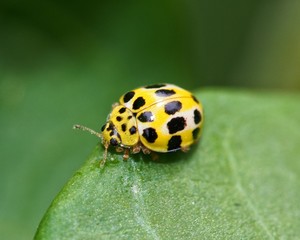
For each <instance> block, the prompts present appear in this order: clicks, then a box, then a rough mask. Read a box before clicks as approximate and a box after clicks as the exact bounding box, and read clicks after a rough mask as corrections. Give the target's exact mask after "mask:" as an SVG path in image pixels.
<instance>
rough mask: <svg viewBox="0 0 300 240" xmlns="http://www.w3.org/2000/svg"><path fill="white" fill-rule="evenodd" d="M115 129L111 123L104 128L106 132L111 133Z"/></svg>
mask: <svg viewBox="0 0 300 240" xmlns="http://www.w3.org/2000/svg"><path fill="white" fill-rule="evenodd" d="M114 129H115V125H114V124H113V123H112V122H110V123H109V124H108V127H107V128H106V130H107V131H112V130H114Z"/></svg>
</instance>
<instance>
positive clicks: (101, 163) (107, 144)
mask: <svg viewBox="0 0 300 240" xmlns="http://www.w3.org/2000/svg"><path fill="white" fill-rule="evenodd" d="M103 145H104V153H103V159H102V161H100V168H103V167H104V165H105V163H106V159H107V149H108V147H109V143H108V142H103Z"/></svg>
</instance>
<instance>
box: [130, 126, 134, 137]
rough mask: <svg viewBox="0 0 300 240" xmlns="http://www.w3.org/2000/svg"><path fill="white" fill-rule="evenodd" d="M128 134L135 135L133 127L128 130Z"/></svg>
mask: <svg viewBox="0 0 300 240" xmlns="http://www.w3.org/2000/svg"><path fill="white" fill-rule="evenodd" d="M129 132H130V134H131V135H133V134H135V133H136V127H135V126H132V127H131V128H130V129H129Z"/></svg>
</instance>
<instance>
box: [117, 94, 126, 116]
mask: <svg viewBox="0 0 300 240" xmlns="http://www.w3.org/2000/svg"><path fill="white" fill-rule="evenodd" d="M124 98H125V96H124ZM125 111H126V108H125V107H122V108H120V110H119V113H124V112H125Z"/></svg>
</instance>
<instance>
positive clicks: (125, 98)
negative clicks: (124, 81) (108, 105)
mask: <svg viewBox="0 0 300 240" xmlns="http://www.w3.org/2000/svg"><path fill="white" fill-rule="evenodd" d="M134 95H135V92H133V91H130V92H128V93H126V94H125V95H124V97H123V101H124V103H127V102H129V101H130V100H131V99H132V98H133V96H134ZM121 109H122V108H121ZM121 109H120V110H121Z"/></svg>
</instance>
